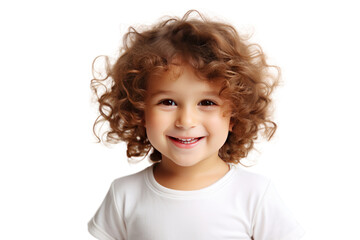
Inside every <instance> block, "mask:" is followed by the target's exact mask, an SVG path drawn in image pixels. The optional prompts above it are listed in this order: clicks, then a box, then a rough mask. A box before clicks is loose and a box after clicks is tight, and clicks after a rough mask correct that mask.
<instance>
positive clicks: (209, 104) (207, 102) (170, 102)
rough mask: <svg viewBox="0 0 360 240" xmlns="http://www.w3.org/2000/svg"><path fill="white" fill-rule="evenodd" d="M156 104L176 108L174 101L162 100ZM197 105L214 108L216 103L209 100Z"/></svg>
mask: <svg viewBox="0 0 360 240" xmlns="http://www.w3.org/2000/svg"><path fill="white" fill-rule="evenodd" d="M204 103H205V104H204ZM158 104H159V105H165V106H176V103H175V101H174V100H171V99H163V100H161V101H160V102H159V103H158ZM199 105H200V106H216V105H217V103H216V102H214V101H212V100H209V99H204V100H201V101H200V102H199Z"/></svg>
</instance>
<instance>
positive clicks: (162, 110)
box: [145, 65, 230, 167]
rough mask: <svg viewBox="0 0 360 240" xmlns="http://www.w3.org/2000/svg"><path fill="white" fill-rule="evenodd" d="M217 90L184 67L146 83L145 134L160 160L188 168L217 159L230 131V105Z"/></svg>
mask: <svg viewBox="0 0 360 240" xmlns="http://www.w3.org/2000/svg"><path fill="white" fill-rule="evenodd" d="M220 89H221V86H220V85H219V84H218V83H210V82H208V81H205V80H202V79H200V78H199V77H197V76H196V74H195V73H194V72H193V70H192V68H191V67H189V66H186V65H185V66H180V67H172V68H171V69H170V71H168V72H166V73H165V74H164V75H162V76H161V77H157V78H156V77H154V78H152V79H151V80H150V81H149V82H148V86H147V94H148V95H147V98H146V108H145V127H146V133H147V137H148V139H149V141H150V143H151V144H152V145H153V147H154V148H156V149H157V150H158V151H159V152H160V153H161V154H162V161H168V160H169V161H172V162H173V163H175V164H177V165H179V166H183V167H188V166H193V165H195V164H197V163H200V162H203V161H214V160H220V158H219V157H218V151H219V149H220V148H221V147H222V146H223V144H224V143H225V141H226V138H227V136H228V132H229V130H230V114H229V112H230V111H229V110H230V109H229V106H228V105H229V104H227V102H226V101H225V100H224V99H222V98H220V96H219V91H220ZM225 111H227V114H225Z"/></svg>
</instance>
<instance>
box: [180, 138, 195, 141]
mask: <svg viewBox="0 0 360 240" xmlns="http://www.w3.org/2000/svg"><path fill="white" fill-rule="evenodd" d="M178 139H179V140H181V141H183V142H190V141H193V140H195V139H196V138H188V139H183V138H178Z"/></svg>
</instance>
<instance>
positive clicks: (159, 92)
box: [150, 90, 219, 97]
mask: <svg viewBox="0 0 360 240" xmlns="http://www.w3.org/2000/svg"><path fill="white" fill-rule="evenodd" d="M175 93H176V91H166V90H160V91H156V92H153V93H151V94H150V97H154V96H157V95H161V94H164V95H166V94H175ZM197 94H201V95H207V96H214V97H219V93H218V92H217V91H203V92H199V93H197Z"/></svg>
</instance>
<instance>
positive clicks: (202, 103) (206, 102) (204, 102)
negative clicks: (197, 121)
mask: <svg viewBox="0 0 360 240" xmlns="http://www.w3.org/2000/svg"><path fill="white" fill-rule="evenodd" d="M199 105H200V106H213V105H216V103H214V102H213V101H211V100H202V101H201V102H200V103H199Z"/></svg>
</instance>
